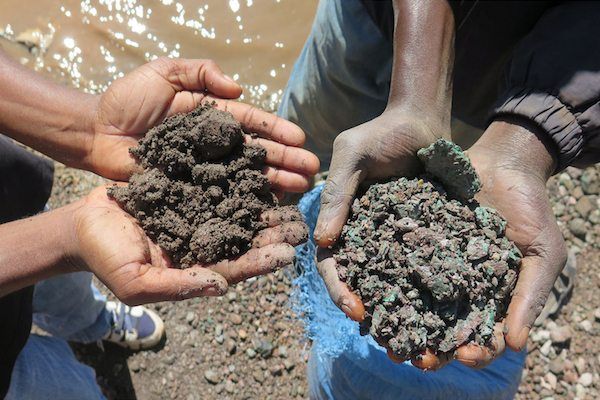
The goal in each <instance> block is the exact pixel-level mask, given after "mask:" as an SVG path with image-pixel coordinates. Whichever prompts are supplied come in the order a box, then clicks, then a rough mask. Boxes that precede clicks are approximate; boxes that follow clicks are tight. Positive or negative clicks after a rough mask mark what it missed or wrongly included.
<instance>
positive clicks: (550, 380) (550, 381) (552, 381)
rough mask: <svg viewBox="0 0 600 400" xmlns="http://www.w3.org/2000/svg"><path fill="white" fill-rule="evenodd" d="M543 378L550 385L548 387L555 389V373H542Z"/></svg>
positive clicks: (556, 381)
mask: <svg viewBox="0 0 600 400" xmlns="http://www.w3.org/2000/svg"><path fill="white" fill-rule="evenodd" d="M544 380H545V381H546V382H547V383H548V385H550V389H552V390H555V389H556V384H557V383H558V379H556V375H554V374H553V373H552V372H548V373H547V374H546V375H544Z"/></svg>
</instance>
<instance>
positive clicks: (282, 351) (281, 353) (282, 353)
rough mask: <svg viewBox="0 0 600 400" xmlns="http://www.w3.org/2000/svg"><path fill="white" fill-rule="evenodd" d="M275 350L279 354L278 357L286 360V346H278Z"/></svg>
mask: <svg viewBox="0 0 600 400" xmlns="http://www.w3.org/2000/svg"><path fill="white" fill-rule="evenodd" d="M277 350H278V352H279V357H281V358H287V356H288V349H287V346H279V347H278V349H277Z"/></svg>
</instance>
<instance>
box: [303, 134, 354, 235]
mask: <svg viewBox="0 0 600 400" xmlns="http://www.w3.org/2000/svg"><path fill="white" fill-rule="evenodd" d="M346 136H347V135H344V134H341V135H339V136H338V137H337V138H336V140H335V143H334V148H333V158H332V160H331V169H330V171H329V176H328V177H327V182H325V188H324V189H323V192H322V193H321V211H320V212H319V217H318V219H317V225H316V227H315V241H316V242H317V244H318V245H319V246H321V247H331V246H332V245H333V244H334V243H335V242H336V241H337V239H338V238H339V236H340V234H341V232H342V228H343V226H344V224H345V223H346V220H347V219H348V212H349V210H350V205H351V204H352V200H353V199H354V196H355V194H356V190H357V189H358V185H359V184H360V182H361V181H362V180H363V179H364V172H363V171H362V170H361V169H360V168H358V165H357V163H358V162H359V160H357V159H356V157H357V156H356V155H355V154H353V153H352V152H351V151H349V150H350V149H351V148H352V147H354V146H352V144H351V143H349V142H348V139H346Z"/></svg>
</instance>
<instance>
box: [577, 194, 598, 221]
mask: <svg viewBox="0 0 600 400" xmlns="http://www.w3.org/2000/svg"><path fill="white" fill-rule="evenodd" d="M594 208H595V207H594V204H592V201H591V200H590V198H589V197H588V196H583V197H582V198H580V199H579V200H577V204H575V210H577V212H578V213H579V215H581V217H582V218H584V219H587V217H588V215H589V214H590V212H592V210H593V209H594Z"/></svg>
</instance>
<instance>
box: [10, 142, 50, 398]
mask: <svg viewBox="0 0 600 400" xmlns="http://www.w3.org/2000/svg"><path fill="white" fill-rule="evenodd" d="M53 171H54V169H53V165H52V163H51V162H50V161H49V160H46V159H43V158H41V157H38V156H35V155H33V154H32V153H30V152H28V151H26V150H24V149H23V148H21V147H19V146H17V145H16V144H15V143H13V142H12V141H11V140H10V139H8V138H6V137H4V136H2V135H0V223H5V222H9V221H12V220H15V219H19V218H23V217H26V216H29V215H33V214H36V213H38V212H40V211H42V210H43V209H44V205H45V204H46V202H47V201H48V198H49V197H50V191H51V189H52V178H53ZM0 239H1V238H0ZM32 240H35V239H34V238H32ZM32 296H33V287H27V288H24V289H21V290H18V291H16V292H13V293H11V294H9V295H8V296H4V297H0V398H2V399H3V398H4V396H5V395H6V392H7V391H8V388H9V385H10V377H11V373H12V369H13V366H14V363H15V361H16V359H17V356H18V355H19V353H20V351H21V349H22V348H23V346H25V343H26V342H27V338H28V337H29V331H30V329H31V312H32V309H31V308H32V307H31V302H32Z"/></svg>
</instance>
